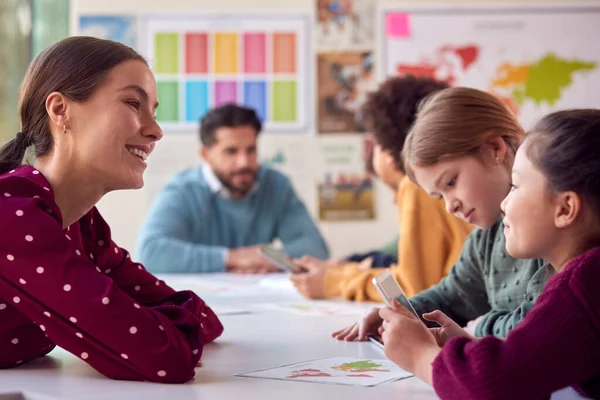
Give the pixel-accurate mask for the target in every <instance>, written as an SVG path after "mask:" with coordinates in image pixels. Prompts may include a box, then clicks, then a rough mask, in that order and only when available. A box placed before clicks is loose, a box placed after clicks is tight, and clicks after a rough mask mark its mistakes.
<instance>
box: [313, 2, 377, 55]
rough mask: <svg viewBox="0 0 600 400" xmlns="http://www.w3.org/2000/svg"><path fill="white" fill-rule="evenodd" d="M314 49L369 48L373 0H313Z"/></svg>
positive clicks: (371, 42) (373, 7) (373, 33)
mask: <svg viewBox="0 0 600 400" xmlns="http://www.w3.org/2000/svg"><path fill="white" fill-rule="evenodd" d="M315 2H316V4H315V6H316V24H315V29H316V32H315V33H316V35H315V36H316V40H317V49H318V50H337V51H339V50H355V49H372V48H374V44H375V18H376V17H375V3H376V1H375V0H315Z"/></svg>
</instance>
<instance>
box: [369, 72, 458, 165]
mask: <svg viewBox="0 0 600 400" xmlns="http://www.w3.org/2000/svg"><path fill="white" fill-rule="evenodd" d="M447 87H448V86H447V85H446V84H445V83H443V82H437V81H435V80H433V79H429V78H418V77H415V76H412V75H407V76H402V77H393V78H389V79H387V80H386V81H384V82H383V83H382V84H381V85H380V86H379V88H378V90H377V91H375V92H373V93H370V94H369V96H368V99H367V101H366V103H365V104H364V106H363V112H364V114H365V120H366V125H367V130H369V131H370V132H372V133H373V136H374V137H375V141H376V142H377V144H379V145H380V146H381V147H382V148H383V149H384V150H388V151H389V152H390V153H391V154H392V156H393V157H394V164H395V165H396V168H398V170H399V171H402V172H404V163H403V162H402V148H403V147H404V141H405V140H406V135H407V134H408V132H409V130H410V127H411V126H412V124H413V123H414V122H415V119H416V116H417V109H418V107H419V103H420V102H421V101H422V100H423V99H425V98H426V97H428V96H429V95H431V94H433V93H435V92H437V91H439V90H442V89H445V88H447Z"/></svg>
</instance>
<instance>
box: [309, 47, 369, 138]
mask: <svg viewBox="0 0 600 400" xmlns="http://www.w3.org/2000/svg"><path fill="white" fill-rule="evenodd" d="M374 89H376V82H375V71H374V69H373V53H372V52H371V51H365V52H342V53H323V54H319V55H317V107H318V111H317V131H318V132H319V133H356V132H365V130H366V127H365V121H364V118H363V114H362V111H361V108H362V105H363V104H364V103H365V101H366V99H367V95H368V93H369V92H370V91H373V90H374Z"/></svg>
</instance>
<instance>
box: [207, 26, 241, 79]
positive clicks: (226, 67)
mask: <svg viewBox="0 0 600 400" xmlns="http://www.w3.org/2000/svg"><path fill="white" fill-rule="evenodd" d="M238 39H239V35H238V34H237V33H229V32H217V33H215V35H214V46H213V47H214V60H215V70H214V72H215V73H216V74H236V73H237V72H238V52H239V48H238V46H239V43H238Z"/></svg>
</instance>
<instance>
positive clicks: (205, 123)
mask: <svg viewBox="0 0 600 400" xmlns="http://www.w3.org/2000/svg"><path fill="white" fill-rule="evenodd" d="M237 126H251V127H252V128H254V130H255V131H256V134H257V135H258V134H259V133H260V131H261V129H262V124H261V122H260V119H259V118H258V115H257V114H256V111H254V110H253V109H252V108H248V107H242V106H238V105H237V104H225V105H222V106H220V107H217V108H213V109H212V110H210V111H209V112H207V113H206V114H205V115H204V117H202V119H201V120H200V141H201V142H202V145H203V146H206V147H209V146H212V145H213V144H215V143H216V142H217V138H216V133H217V130H218V129H219V128H223V127H228V128H232V127H237Z"/></svg>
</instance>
